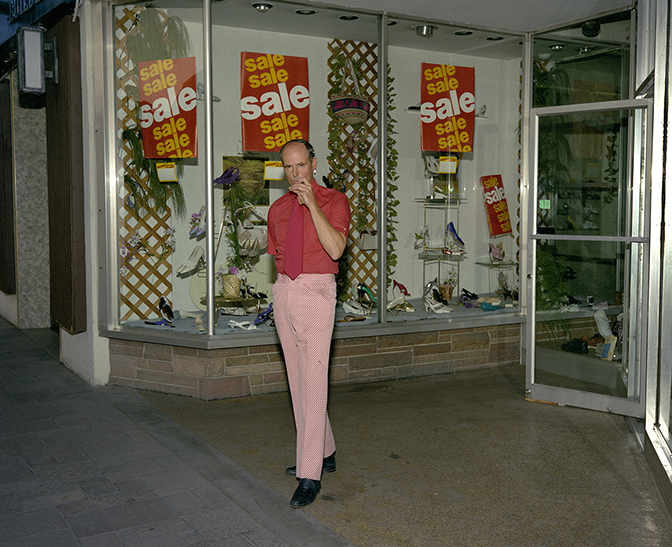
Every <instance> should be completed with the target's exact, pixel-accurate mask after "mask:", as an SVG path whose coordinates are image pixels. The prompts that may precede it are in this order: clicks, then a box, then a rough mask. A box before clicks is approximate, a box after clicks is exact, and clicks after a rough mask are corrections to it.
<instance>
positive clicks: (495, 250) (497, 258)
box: [488, 243, 504, 262]
mask: <svg viewBox="0 0 672 547" xmlns="http://www.w3.org/2000/svg"><path fill="white" fill-rule="evenodd" d="M488 245H490V250H489V253H490V259H491V260H492V261H493V262H501V261H502V260H504V255H503V254H502V249H501V248H500V247H498V246H497V245H493V244H492V243H488Z"/></svg>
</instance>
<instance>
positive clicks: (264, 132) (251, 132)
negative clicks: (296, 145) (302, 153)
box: [240, 51, 310, 152]
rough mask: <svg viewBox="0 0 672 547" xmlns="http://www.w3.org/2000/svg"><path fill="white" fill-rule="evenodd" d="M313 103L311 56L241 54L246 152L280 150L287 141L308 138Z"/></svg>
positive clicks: (242, 110) (241, 113)
mask: <svg viewBox="0 0 672 547" xmlns="http://www.w3.org/2000/svg"><path fill="white" fill-rule="evenodd" d="M309 105H310V93H309V92H308V58H306V57H290V56H287V55H272V54H270V53H251V52H249V51H243V52H242V53H241V63H240V115H241V122H242V128H243V150H244V151H246V152H273V151H279V150H280V148H282V145H283V144H285V143H286V142H287V141H290V140H293V139H306V140H308V123H309V119H310V109H309V108H308V106H309Z"/></svg>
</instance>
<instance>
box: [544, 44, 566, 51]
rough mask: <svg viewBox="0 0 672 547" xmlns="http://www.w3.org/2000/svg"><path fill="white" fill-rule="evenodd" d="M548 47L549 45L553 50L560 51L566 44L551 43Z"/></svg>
mask: <svg viewBox="0 0 672 547" xmlns="http://www.w3.org/2000/svg"><path fill="white" fill-rule="evenodd" d="M548 47H549V49H552V50H553V51H560V50H562V48H564V47H565V46H564V44H553V45H550V46H548Z"/></svg>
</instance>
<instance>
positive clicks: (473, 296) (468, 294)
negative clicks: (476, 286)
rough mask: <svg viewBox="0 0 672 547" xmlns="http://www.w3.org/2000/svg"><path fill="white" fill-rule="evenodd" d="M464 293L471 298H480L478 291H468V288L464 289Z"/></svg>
mask: <svg viewBox="0 0 672 547" xmlns="http://www.w3.org/2000/svg"><path fill="white" fill-rule="evenodd" d="M462 294H463V295H464V296H465V297H466V298H468V299H469V300H478V295H477V294H476V293H473V292H470V291H468V290H467V289H462Z"/></svg>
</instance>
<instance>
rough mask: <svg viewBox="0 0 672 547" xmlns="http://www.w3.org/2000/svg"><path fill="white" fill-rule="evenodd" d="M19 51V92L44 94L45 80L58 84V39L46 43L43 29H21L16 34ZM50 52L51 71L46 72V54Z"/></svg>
mask: <svg viewBox="0 0 672 547" xmlns="http://www.w3.org/2000/svg"><path fill="white" fill-rule="evenodd" d="M16 39H17V46H18V47H17V50H18V55H19V59H18V71H19V90H20V91H22V92H23V93H44V92H45V91H46V90H47V89H46V84H45V79H46V78H51V79H53V80H54V83H56V84H57V83H58V56H57V52H56V38H54V39H53V40H52V41H51V42H49V43H47V44H45V43H44V29H43V28H42V27H20V28H19V30H18V32H17V33H16ZM45 51H50V52H51V55H50V61H51V62H50V63H49V67H50V68H51V70H45V60H44V52H45Z"/></svg>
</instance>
